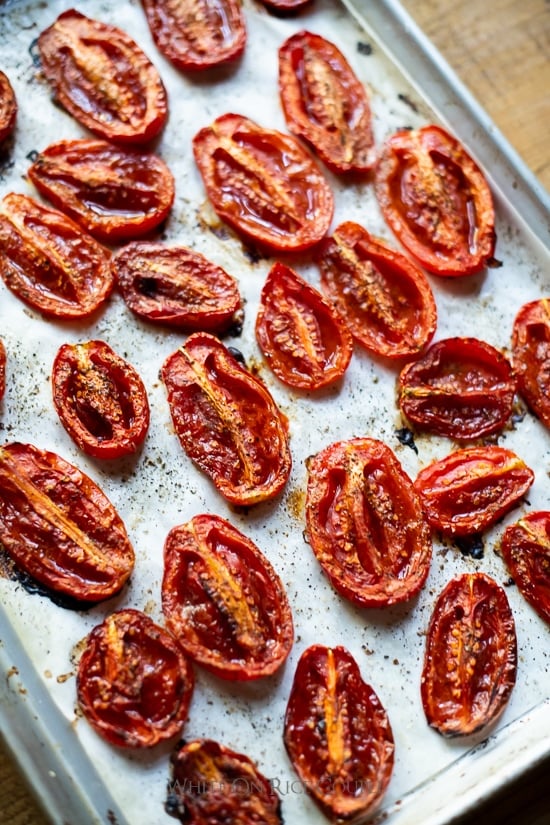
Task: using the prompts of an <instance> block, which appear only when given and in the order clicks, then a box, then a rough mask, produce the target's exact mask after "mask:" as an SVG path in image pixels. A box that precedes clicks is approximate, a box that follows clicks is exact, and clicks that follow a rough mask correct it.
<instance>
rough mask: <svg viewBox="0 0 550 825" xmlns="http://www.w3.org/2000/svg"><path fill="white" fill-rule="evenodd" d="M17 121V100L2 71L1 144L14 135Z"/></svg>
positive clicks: (0, 94) (0, 91) (7, 78)
mask: <svg viewBox="0 0 550 825" xmlns="http://www.w3.org/2000/svg"><path fill="white" fill-rule="evenodd" d="M16 121H17V98H16V97H15V92H14V90H13V86H12V85H11V83H10V79H9V77H8V76H7V75H6V74H4V72H2V71H0V143H3V141H5V140H6V139H7V138H8V137H9V136H10V135H11V134H12V132H13V130H14V129H15V123H16Z"/></svg>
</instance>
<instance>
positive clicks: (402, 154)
mask: <svg viewBox="0 0 550 825" xmlns="http://www.w3.org/2000/svg"><path fill="white" fill-rule="evenodd" d="M375 191H376V197H377V199H378V203H379V205H380V208H381V210H382V213H383V215H384V218H385V219H386V221H387V223H388V224H389V226H390V228H391V229H392V230H393V232H394V233H395V234H396V236H397V237H398V238H399V240H400V241H401V243H402V244H403V246H404V247H405V249H407V250H408V251H409V252H410V253H411V255H413V256H414V257H415V258H416V259H417V260H418V261H419V262H420V263H421V264H422V266H423V267H425V269H427V270H428V271H429V272H433V273H434V274H435V275H442V276H448V277H458V276H461V275H471V274H473V273H475V272H479V271H480V270H482V269H484V268H485V267H486V266H490V265H491V264H492V263H493V262H494V258H493V252H494V248H495V241H496V235H495V229H494V224H495V215H494V208H493V199H492V195H491V190H490V189H489V185H488V183H487V181H486V179H485V176H484V174H483V172H482V171H481V169H480V168H479V167H478V165H477V164H476V163H475V161H474V160H473V159H472V158H471V157H470V155H469V154H468V153H467V152H466V150H465V149H464V147H463V146H462V145H461V144H460V143H459V142H458V141H457V140H456V138H454V137H453V136H452V135H450V134H448V132H446V131H445V130H444V129H442V128H441V127H439V126H433V125H430V126H424V127H422V128H421V129H416V130H412V131H403V132H397V133H396V134H394V135H392V136H391V137H390V138H389V139H388V140H387V141H386V144H385V146H384V148H383V150H382V152H381V154H380V157H379V160H378V164H377V169H376V185H375Z"/></svg>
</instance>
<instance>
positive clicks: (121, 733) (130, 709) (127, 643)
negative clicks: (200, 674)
mask: <svg viewBox="0 0 550 825" xmlns="http://www.w3.org/2000/svg"><path fill="white" fill-rule="evenodd" d="M193 686H194V677H193V670H192V666H191V663H190V662H189V661H188V660H187V658H186V657H185V655H184V654H183V653H182V651H181V650H180V648H179V647H178V645H177V643H176V642H175V640H174V639H173V637H172V636H171V634H170V633H168V632H167V631H166V630H164V628H162V627H159V625H157V624H155V622H154V621H153V620H152V619H150V618H149V616H146V615H145V613H141V612H140V611H139V610H132V609H126V610H119V611H117V612H116V613H112V614H111V615H110V616H107V618H106V619H105V620H104V621H103V622H102V624H100V625H98V626H97V627H95V628H94V629H93V630H92V632H91V633H90V634H89V636H88V638H87V640H86V647H85V648H84V652H83V654H82V656H81V658H80V662H79V666H78V672H77V677H76V689H77V697H78V703H79V705H80V707H81V709H82V711H83V713H84V716H85V717H86V719H87V720H88V722H90V724H91V725H92V726H93V728H94V729H95V730H96V731H97V733H99V734H100V736H102V737H103V738H104V739H106V740H107V741H108V742H110V743H111V744H112V745H119V746H121V747H127V748H150V747H153V746H154V745H157V744H158V743H159V742H163V741H164V740H166V739H171V738H172V737H173V736H177V735H179V734H180V733H181V730H182V727H183V725H184V724H185V721H186V719H187V712H188V709H189V704H190V702H191V697H192V694H193Z"/></svg>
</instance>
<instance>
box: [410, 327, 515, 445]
mask: <svg viewBox="0 0 550 825" xmlns="http://www.w3.org/2000/svg"><path fill="white" fill-rule="evenodd" d="M515 392H516V381H515V377H514V374H513V370H512V365H511V364H510V362H509V361H508V359H507V358H505V356H504V355H503V354H502V353H501V352H499V350H497V349H495V347H492V346H491V345H490V344H487V343H485V341H480V340H479V339H477V338H445V339H443V340H441V341H438V342H437V343H435V344H432V346H431V347H430V348H429V349H428V350H427V351H426V352H425V353H424V355H422V357H421V358H419V360H417V361H415V362H414V363H412V364H408V365H407V366H406V367H404V369H403V370H402V371H401V374H400V376H399V381H398V403H399V406H400V408H401V412H402V413H403V415H404V416H405V418H406V419H407V420H408V421H409V422H411V423H412V424H414V425H416V426H417V427H418V428H419V429H422V430H428V431H430V432H433V433H437V434H438V435H443V436H448V437H449V438H457V439H470V438H481V437H482V436H485V435H489V434H490V433H494V432H497V431H498V430H501V429H502V428H503V427H504V425H505V424H506V422H507V421H508V419H509V418H510V415H511V413H512V407H513V403H514V396H515Z"/></svg>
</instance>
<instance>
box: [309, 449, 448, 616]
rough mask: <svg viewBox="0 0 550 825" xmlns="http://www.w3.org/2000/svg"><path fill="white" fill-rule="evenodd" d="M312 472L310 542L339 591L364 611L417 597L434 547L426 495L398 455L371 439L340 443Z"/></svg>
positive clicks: (314, 462)
mask: <svg viewBox="0 0 550 825" xmlns="http://www.w3.org/2000/svg"><path fill="white" fill-rule="evenodd" d="M307 469H308V481H307V490H306V523H307V532H308V539H309V542H310V544H311V548H312V550H313V552H314V553H315V556H316V557H317V559H318V561H319V563H320V565H321V567H322V568H323V571H324V572H325V574H326V575H327V576H328V578H329V580H330V582H331V584H332V585H333V587H334V588H335V589H336V590H337V591H338V592H339V593H340V594H341V595H342V596H344V598H347V599H349V600H350V601H352V602H354V603H355V604H358V605H360V606H362V607H385V606H388V605H391V604H396V603H398V602H403V601H406V600H408V599H411V598H412V597H413V596H415V595H416V594H417V593H418V592H419V590H420V589H421V587H422V586H423V584H424V582H425V580H426V577H427V575H428V572H429V566H430V560H431V552H432V545H431V540H430V535H429V530H428V526H427V524H426V522H425V520H424V516H423V514H422V509H421V505H420V500H419V497H418V495H417V493H416V491H415V489H414V487H413V485H412V482H411V480H410V479H409V477H408V476H407V474H406V473H405V471H404V470H403V469H402V467H401V465H400V464H399V461H398V460H397V458H396V457H395V455H394V454H393V452H392V450H391V449H390V448H389V447H387V446H386V445H385V444H383V443H382V442H381V441H377V440H375V439H370V438H353V439H350V440H348V441H339V442H335V443H334V444H331V445H329V446H328V447H326V448H325V449H324V450H321V451H320V452H319V453H318V454H317V455H316V456H315V457H314V458H313V459H310V461H309V463H308V468H307Z"/></svg>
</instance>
